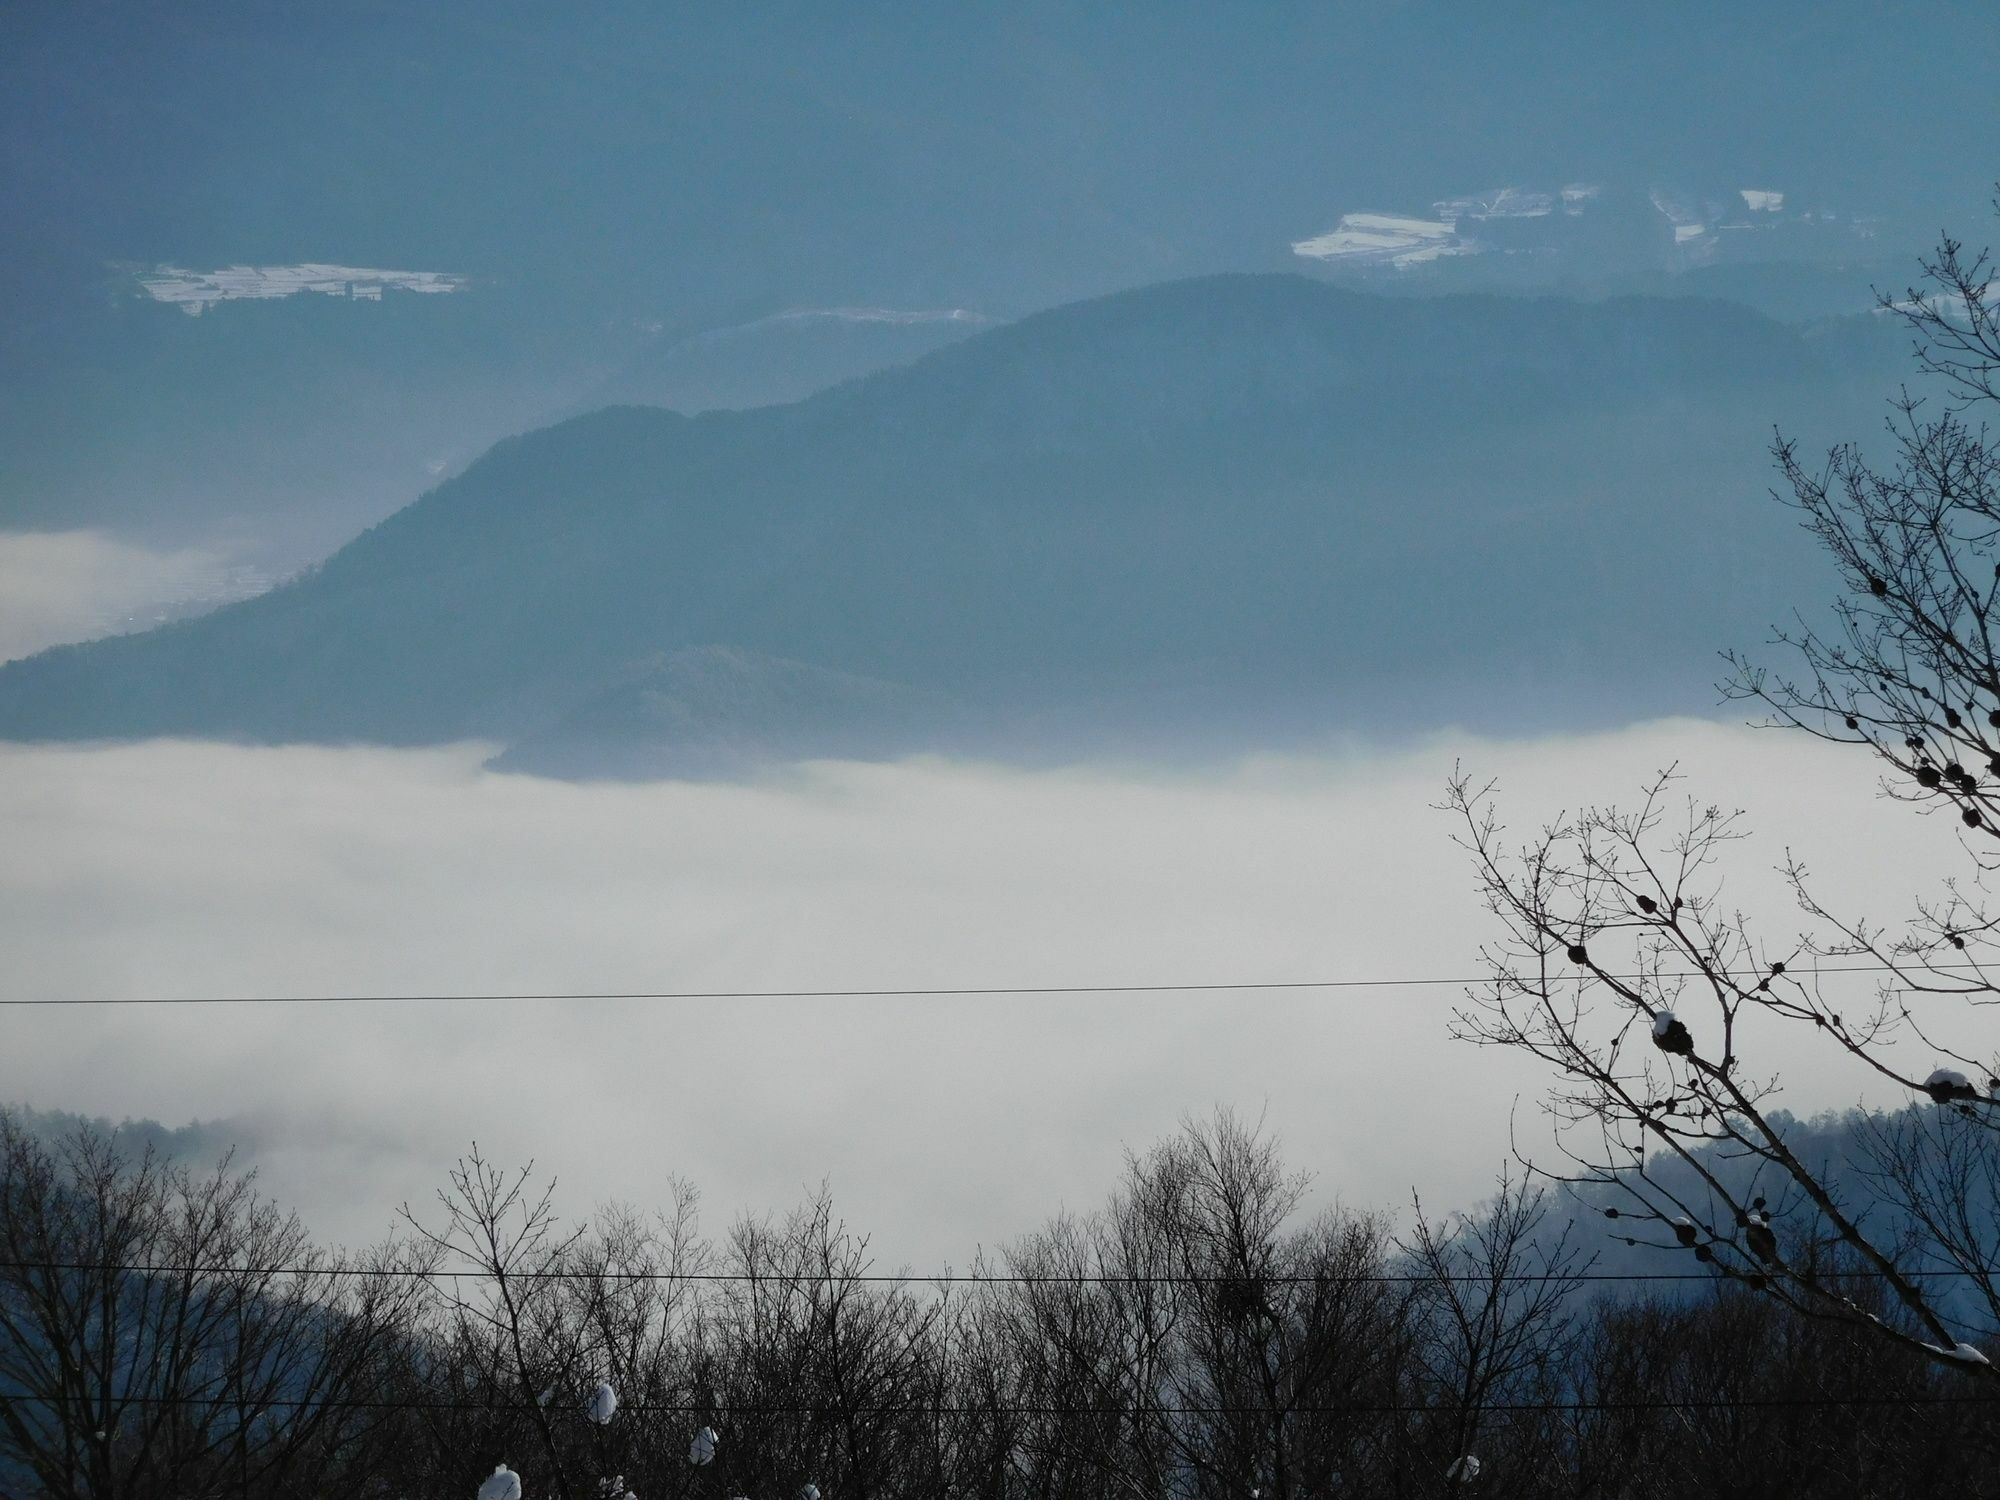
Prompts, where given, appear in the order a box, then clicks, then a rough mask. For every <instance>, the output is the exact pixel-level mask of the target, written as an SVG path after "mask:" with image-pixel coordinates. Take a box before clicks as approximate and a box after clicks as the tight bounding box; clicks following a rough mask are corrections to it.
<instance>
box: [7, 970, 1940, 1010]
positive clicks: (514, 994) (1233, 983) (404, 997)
mask: <svg viewBox="0 0 2000 1500" xmlns="http://www.w3.org/2000/svg"><path fill="white" fill-rule="evenodd" d="M1899 967H1908V966H1898V965H1895V964H1886V963H1866V964H1830V965H1827V966H1826V967H1824V968H1817V969H1806V970H1795V971H1790V972H1789V973H1788V975H1787V977H1789V978H1792V979H1794V980H1800V979H1804V978H1807V977H1815V978H1816V977H1818V976H1820V975H1823V974H1881V973H1888V972H1892V971H1897V970H1898V969H1899ZM1958 970H1973V971H1974V972H1978V971H1979V966H1978V965H1975V964H1940V965H1934V966H1929V967H1928V968H1927V972H1932V973H1938V974H1946V973H1950V972H1953V971H1958ZM1576 977H1577V978H1580V979H1616V980H1624V981H1655V980H1662V979H1706V978H1725V979H1731V978H1733V979H1767V978H1769V977H1770V971H1769V970H1768V969H1717V970H1713V971H1705V970H1700V969H1687V970H1675V971H1668V972H1665V973H1657V974H1655V973H1630V974H1613V973H1605V974H1601V975H1600V974H1597V973H1594V972H1579V973H1578V975H1577V976H1576ZM1493 980H1494V976H1493V975H1492V974H1478V975H1472V976H1470V977H1466V976H1458V977H1452V976H1432V977H1422V978H1408V979H1256V980H1229V981H1220V982H1216V983H1210V984H1040V985H1035V984H1017V985H977V986H956V987H954V986H947V985H934V986H928V987H917V988H908V989H817V990H577V991H556V990H529V991H495V992H492V993H456V994H421V993H415V992H412V993H408V994H375V995H365V994H317V995H126V996H91V995H54V996H13V997H7V998H0V1006H12V1005H48V1006H64V1005H97V1006H126V1005H151V1006H161V1005H414V1004H431V1003H440V1004H442V1003H449V1002H454V1001H479V1002H491V1003H502V1002H508V1001H563V1000H579V1001H584V1000H905V999H954V998H967V999H976V998H979V997H981V996H1004V995H1185V994H1227V993H1234V992H1238V991H1252V990H1267V991H1268V990H1368V989H1421V988H1431V987H1437V986H1444V985H1449V986H1452V987H1455V988H1465V987H1467V986H1472V985H1485V984H1491V983H1492V982H1493Z"/></svg>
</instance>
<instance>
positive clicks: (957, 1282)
mask: <svg viewBox="0 0 2000 1500" xmlns="http://www.w3.org/2000/svg"><path fill="white" fill-rule="evenodd" d="M1653 1248H1655V1249H1661V1250H1669V1249H1674V1248H1677V1247H1674V1246H1669V1245H1658V1246H1654V1247H1653ZM1801 1269H1802V1270H1803V1268H1801ZM0 1271H42V1272H65V1273H67V1272H90V1273H100V1272H119V1273H122V1274H126V1275H132V1276H217V1277H220V1276H324V1277H328V1278H333V1277H339V1276H346V1277H355V1278H371V1279H379V1278H387V1277H399V1278H408V1279H411V1280H415V1281H429V1280H439V1281H443V1280H466V1279H472V1280H478V1279H480V1278H491V1277H492V1274H493V1273H492V1272H490V1271H483V1270H464V1271H461V1270H422V1269H419V1268H416V1267H409V1268H403V1267H396V1266H350V1267H344V1268H336V1267H332V1266H138V1265H131V1266H128V1265H122V1264H119V1263H117V1262H112V1261H53V1262H50V1261H31V1260H0ZM1771 1274H1774V1275H1783V1274H1787V1272H1786V1270H1785V1268H1783V1267H1774V1268H1772V1272H1771ZM1793 1274H1797V1273H1793ZM1806 1274H1807V1275H1809V1276H1811V1277H1812V1278H1814V1279H1816V1280H1821V1281H1825V1282H1827V1283H1829V1284H1838V1283H1840V1282H1845V1281H1875V1280H1880V1279H1882V1278H1883V1277H1886V1276H1887V1275H1888V1274H1889V1273H1888V1272H1886V1271H1877V1270H1869V1269H1866V1268H1861V1267H1857V1268H1856V1269H1854V1270H1851V1271H1809V1272H1806ZM1897 1274H1898V1275H1899V1276H1901V1277H1903V1278H1904V1279H1905V1280H1930V1279H1934V1278H1940V1277H1960V1278H1965V1277H1973V1278H1981V1279H1983V1278H1985V1277H1988V1276H1995V1275H2000V1267H1991V1266H1989V1267H1985V1268H1980V1269H1972V1270H1967V1269H1962V1268H1958V1267H1952V1268H1949V1269H1943V1268H1935V1269H1928V1270H1914V1271H1901V1272H1898V1273H1897ZM507 1279H508V1280H510V1281H642V1282H643V1281H695V1282H723V1283H736V1284H747V1283H752V1282H754V1283H757V1284H758V1285H764V1284H772V1285H778V1286H832V1285H841V1286H847V1285H851V1284H854V1283H859V1282H873V1283H881V1284H885V1285H890V1286H911V1287H916V1286H1241V1285H1254V1286H1317V1285H1322V1284H1324V1285H1342V1286H1345V1285H1361V1286H1416V1285H1425V1284H1432V1283H1436V1282H1440V1281H1448V1282H1464V1283H1467V1284H1469V1285H1481V1286H1484V1285H1487V1284H1490V1283H1493V1282H1496V1281H1497V1282H1504V1283H1508V1284H1514V1285H1547V1284H1550V1283H1580V1282H1591V1283H1602V1282H1614V1283H1615V1282H1631V1281H1644V1282H1658V1281H1710V1282H1713V1281H1724V1280H1727V1279H1729V1278H1728V1277H1726V1276H1724V1275H1722V1274H1721V1273H1720V1272H1714V1271H1575V1272H1564V1271H1521V1272H1509V1273H1507V1274H1504V1275H1500V1276H1494V1275H1492V1274H1487V1275H1479V1274H1476V1273H1466V1274H1463V1275H1448V1276H1436V1275H1431V1274H1429V1273H1427V1272H1421V1271H1368V1272H1356V1273H1354V1274H1352V1275H1328V1276H1230V1275H1201V1276H1176V1275H1160V1274H1151V1273H1149V1274H1145V1275H1118V1274H1116V1273H1113V1272H1105V1271H1094V1272H1087V1273H1081V1274H1075V1275H1067V1276H1064V1275H1055V1274H1038V1275H1028V1274H1022V1273H1017V1272H1000V1271H995V1272H991V1273H987V1272H977V1271H944V1272H939V1273H935V1274H931V1275H919V1274H917V1273H916V1272H911V1273H909V1274H907V1275H905V1274H900V1273H894V1272H880V1271H867V1272H856V1273H854V1274H852V1275H846V1274H843V1273H841V1272H837V1271H812V1272H796V1273H794V1272H786V1271H611V1270H604V1271H562V1270H555V1271H509V1272H508V1273H507Z"/></svg>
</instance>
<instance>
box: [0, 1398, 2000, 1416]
mask: <svg viewBox="0 0 2000 1500" xmlns="http://www.w3.org/2000/svg"><path fill="white" fill-rule="evenodd" d="M74 1400H75V1401H76V1402H77V1403H79V1404H81V1405H82V1406H83V1408H84V1410H85V1411H86V1412H90V1411H94V1410H96V1409H98V1407H99V1405H102V1406H104V1407H113V1406H121V1405H122V1406H169V1407H171V1406H208V1407H213V1406H233V1407H239V1408H244V1409H248V1410H252V1411H258V1412H262V1411H298V1410H304V1411H474V1412H487V1413H495V1412H534V1411H551V1410H559V1409H560V1408H556V1407H553V1406H538V1405H532V1404H530V1403H528V1402H524V1401H363V1400H350V1399H344V1398H328V1399H325V1400H313V1399H310V1398H277V1397H273V1398H270V1399H259V1398H257V1397H255V1396H181V1395H176V1396H147V1395H134V1394H125V1395H107V1396H101V1397H95V1398H93V1397H90V1396H86V1395H79V1396H77V1397H75V1398H74ZM68 1404H70V1398H66V1397H60V1396H24V1395H0V1406H58V1407H60V1406H65V1405H68ZM1996 1404H2000V1394H1990V1395H1975V1396H1949V1395H1923V1396H1918V1395H1904V1396H1762V1397H1760V1396H1744V1397H1738V1398H1733V1399H1723V1398H1719V1397H1718V1398H1712V1399H1704V1400H1699V1401H1694V1400H1672V1399H1666V1398H1661V1399H1656V1400H1612V1401H1500V1402H1489V1403H1485V1404H1482V1405H1480V1406H1479V1407H1478V1410H1480V1411H1481V1412H1488V1413H1492V1412H1513V1413H1534V1414H1554V1413H1558V1412H1562V1413H1582V1412H1622V1411H1738V1410H1743V1409H1746V1408H1754V1409H1757V1410H1774V1409H1775V1410H1782V1409H1785V1408H1812V1409H1815V1410H1825V1409H1829V1408H1848V1407H1874V1406H1882V1407H1888V1406H1905V1407H1907V1406H1992V1405H1996ZM1449 1409H1450V1408H1448V1407H1440V1406H1423V1405H1418V1404H1416V1403H1414V1402H1370V1401H1358V1402H1349V1403H1345V1404H1340V1405H1319V1406H1293V1405H1287V1404H1284V1403H1279V1404H1278V1405H1276V1406H1275V1407H1272V1406H1224V1405H1208V1404H1176V1405H1173V1406H1158V1405H1141V1406H1134V1405H1110V1404H1107V1405H1101V1406H1068V1405H1052V1404H1042V1403H1025V1404H1013V1403H1008V1402H992V1403H988V1404H983V1405H966V1404H963V1403H937V1402H928V1401H908V1402H901V1403H897V1404H894V1405H890V1404H874V1405H849V1404H845V1403H833V1402H827V1403H821V1404H817V1405H813V1404H806V1403H799V1402H774V1403H764V1402H759V1403H753V1404H748V1405H734V1404H730V1403H725V1402H692V1401H656V1402H645V1401H630V1402H627V1401H620V1402H619V1403H618V1411H619V1414H620V1415H627V1414H653V1415H661V1416H710V1415H715V1416H731V1417H733V1416H841V1417H847V1416H903V1415H911V1416H959V1417H984V1416H1045V1417H1118V1418H1121V1419H1122V1418H1127V1417H1129V1416H1130V1415H1131V1414H1132V1413H1133V1412H1134V1411H1137V1412H1140V1413H1143V1414H1144V1415H1147V1416H1162V1417H1173V1416H1189V1417H1199V1416H1269V1415H1271V1414H1272V1412H1273V1411H1276V1412H1279V1413H1282V1414H1284V1415H1287V1416H1351V1415H1355V1414H1368V1415H1383V1416H1425V1415H1429V1414H1433V1413H1435V1412H1438V1411H1440V1410H1449Z"/></svg>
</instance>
